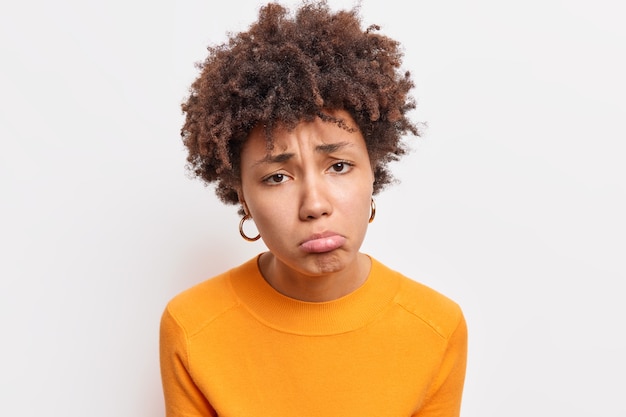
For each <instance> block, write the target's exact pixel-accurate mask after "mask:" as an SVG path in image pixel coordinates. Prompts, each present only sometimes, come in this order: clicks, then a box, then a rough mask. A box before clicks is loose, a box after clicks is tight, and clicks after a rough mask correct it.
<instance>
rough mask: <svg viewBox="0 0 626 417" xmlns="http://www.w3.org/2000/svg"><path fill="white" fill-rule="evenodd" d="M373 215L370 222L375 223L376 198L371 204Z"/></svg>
mask: <svg viewBox="0 0 626 417" xmlns="http://www.w3.org/2000/svg"><path fill="white" fill-rule="evenodd" d="M371 207H372V208H371V214H370V219H369V222H370V223H371V222H373V221H374V217H376V203H375V202H374V198H373V197H372V202H371Z"/></svg>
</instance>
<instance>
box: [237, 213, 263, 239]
mask: <svg viewBox="0 0 626 417" xmlns="http://www.w3.org/2000/svg"><path fill="white" fill-rule="evenodd" d="M251 218H252V216H250V215H249V214H246V215H245V216H243V217H242V218H241V221H240V222H239V234H241V237H242V238H244V239H245V240H247V241H248V242H254V241H257V240H259V238H260V237H261V234H260V233H259V234H258V235H256V236H255V237H250V236H248V235H246V233H245V232H244V231H243V224H244V223H245V222H246V220H248V219H251Z"/></svg>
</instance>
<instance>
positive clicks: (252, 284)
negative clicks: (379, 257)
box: [229, 255, 400, 336]
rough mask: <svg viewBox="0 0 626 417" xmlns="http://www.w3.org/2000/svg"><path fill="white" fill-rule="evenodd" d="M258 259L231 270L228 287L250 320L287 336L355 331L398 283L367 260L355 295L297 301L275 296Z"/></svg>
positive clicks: (388, 298) (385, 301) (385, 303)
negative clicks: (363, 278)
mask: <svg viewBox="0 0 626 417" xmlns="http://www.w3.org/2000/svg"><path fill="white" fill-rule="evenodd" d="M259 256H260V255H259ZM259 256H257V257H255V258H253V259H251V260H249V261H247V262H246V263H244V264H242V265H240V266H239V267H237V268H236V269H235V270H233V271H232V273H231V274H230V277H229V281H230V284H231V286H232V289H233V291H234V293H235V295H236V297H237V298H238V299H239V300H240V302H241V304H242V305H243V306H244V307H245V308H246V309H247V310H248V311H249V312H250V313H251V314H252V315H253V316H255V317H256V318H257V319H258V320H259V321H260V322H262V323H264V324H265V325H267V326H270V327H272V328H274V329H276V330H280V331H283V332H287V333H294V334H300V335H310V336H322V335H330V334H339V333H346V332H350V331H353V330H356V329H359V328H361V327H363V326H365V325H367V324H368V323H370V322H372V321H373V320H375V319H376V317H377V316H378V315H379V314H381V313H382V312H383V311H384V310H385V309H386V308H387V306H389V305H390V303H391V302H392V301H393V299H394V297H395V295H396V293H397V291H398V285H399V282H400V281H399V276H398V274H397V273H395V272H393V271H391V270H390V269H388V268H387V267H385V266H384V265H382V264H381V263H380V262H378V261H376V260H375V259H373V258H370V259H371V260H372V267H371V269H370V273H369V275H368V277H367V280H366V281H365V283H363V285H361V286H360V287H359V288H357V289H356V290H355V291H353V292H351V293H350V294H348V295H346V296H344V297H341V298H339V299H337V300H332V301H326V302H319V303H315V302H306V301H300V300H296V299H294V298H290V297H287V296H285V295H283V294H281V293H279V292H278V291H276V290H275V289H274V288H272V286H270V285H269V284H268V283H267V282H266V281H265V279H263V276H262V275H261V272H260V270H259V267H258V259H259Z"/></svg>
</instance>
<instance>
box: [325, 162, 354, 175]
mask: <svg viewBox="0 0 626 417" xmlns="http://www.w3.org/2000/svg"><path fill="white" fill-rule="evenodd" d="M351 168H352V164H351V163H349V162H346V161H341V162H337V163H334V164H332V165H331V166H330V168H329V169H330V171H331V172H332V173H334V174H345V173H346V172H348V171H350V169H351Z"/></svg>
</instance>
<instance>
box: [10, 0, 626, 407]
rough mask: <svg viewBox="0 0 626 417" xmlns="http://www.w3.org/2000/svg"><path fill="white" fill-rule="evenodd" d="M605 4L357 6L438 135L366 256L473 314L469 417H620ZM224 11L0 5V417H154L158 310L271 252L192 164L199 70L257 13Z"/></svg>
mask: <svg viewBox="0 0 626 417" xmlns="http://www.w3.org/2000/svg"><path fill="white" fill-rule="evenodd" d="M618 3H619V2H617V1H615V2H609V1H594V2H591V1H573V2H564V1H556V0H541V1H540V0H530V1H526V2H502V1H495V0H492V1H489V0H475V1H451V2H441V1H438V2H434V1H432V2H428V1H415V2H405V1H401V0H386V1H384V2H378V1H374V0H363V7H362V11H363V13H362V14H363V17H364V21H365V23H367V24H369V23H379V24H380V25H382V27H383V32H384V33H386V34H389V35H391V36H393V37H396V38H398V39H399V40H401V41H402V42H403V43H404V45H405V48H406V62H405V64H406V67H407V69H410V70H411V71H412V73H413V76H414V78H415V80H416V82H417V91H416V96H417V98H418V100H419V111H418V112H417V113H416V115H415V117H416V120H423V121H427V122H428V125H429V127H428V129H427V131H426V134H425V136H424V137H423V138H422V139H419V140H416V141H414V148H415V152H414V153H412V154H411V155H410V156H409V157H407V158H406V159H405V160H404V161H403V162H402V163H399V164H397V165H396V168H397V171H396V172H397V173H398V177H399V178H400V179H401V181H402V182H401V184H399V185H397V186H395V187H394V188H390V189H389V190H388V191H385V192H384V193H383V194H381V195H380V196H379V198H378V200H377V203H378V214H377V218H376V221H375V222H374V223H373V224H372V226H371V229H370V233H369V236H368V239H367V241H366V243H365V247H364V250H365V251H367V252H369V253H371V254H373V255H374V256H375V257H377V258H379V259H380V260H382V261H383V262H385V263H387V264H388V265H390V266H392V267H394V268H396V269H398V270H400V271H402V272H404V273H405V274H406V275H409V276H411V277H413V278H415V279H417V280H420V281H422V282H425V283H427V284H429V285H431V286H433V287H435V288H437V289H439V290H440V291H442V292H444V293H446V294H448V295H449V296H451V297H452V298H454V299H456V300H457V301H458V302H459V303H460V304H461V305H462V307H463V308H464V310H465V312H466V315H467V319H468V322H469V329H470V352H469V367H468V375H467V385H466V391H465V402H464V414H463V415H464V416H465V417H479V416H480V417H500V416H507V417H514V416H529V415H532V416H546V417H551V416H556V415H558V416H565V415H567V416H590V415H594V416H623V415H626V405H625V404H624V402H623V401H622V399H621V398H622V396H623V393H624V390H625V388H626V384H625V383H624V382H623V381H624V380H623V378H622V377H623V375H624V374H625V373H626V359H625V357H626V355H625V353H626V336H625V335H624V330H623V329H624V324H623V320H624V318H626V307H624V302H623V298H624V289H623V281H624V279H625V278H626V265H625V261H624V257H625V256H624V255H625V253H626V239H625V236H626V222H625V220H624V213H626V186H625V185H624V179H625V178H626V168H625V167H624V162H623V160H624V157H625V156H626V155H625V154H626V144H625V143H626V128H625V121H626V104H625V103H626V101H625V100H624V97H626V82H625V81H624V76H623V74H625V73H626V46H625V45H626V28H625V26H624V25H623V14H622V13H621V11H620V9H619V8H618ZM213 4H216V2H209V1H206V0H205V1H191V0H186V1H177V2H169V3H167V4H165V3H164V2H148V1H135V2H122V1H120V0H112V1H108V2H95V1H91V2H85V1H78V0H76V1H71V0H62V1H57V2H44V1H32V2H22V3H18V2H13V4H11V5H8V4H3V5H2V7H1V12H0V51H1V52H0V53H1V54H2V65H1V66H0V140H1V141H2V142H1V144H2V147H1V151H0V210H1V215H0V239H1V240H0V254H1V255H0V256H1V261H0V313H1V315H0V335H1V339H0V340H1V341H0V384H1V386H0V415H6V416H42V415H46V416H50V415H53V416H64V417H68V416H77V417H78V416H80V417H83V416H89V417H98V416H107V417H109V416H116V417H131V416H133V417H134V416H159V415H163V406H162V397H161V388H160V380H159V371H158V333H157V332H158V322H159V318H160V314H161V311H162V309H163V307H164V305H165V303H166V301H167V300H168V299H169V298H171V297H172V296H173V295H174V294H176V293H177V292H178V291H180V290H182V289H184V288H186V287H188V286H190V285H192V284H194V283H196V282H198V281H200V280H203V279H204V278H207V277H209V276H211V275H213V274H215V273H218V272H221V271H222V270H224V269H226V268H228V267H230V266H233V265H235V264H238V263H240V262H242V261H244V260H246V259H248V258H249V257H251V256H253V255H254V254H255V253H256V252H258V251H261V250H263V246H262V244H261V243H255V244H250V243H246V242H244V241H243V240H242V239H241V238H240V237H239V235H238V232H237V222H238V218H237V215H236V213H235V208H234V207H224V206H222V205H221V204H220V203H218V202H217V200H216V199H215V198H214V197H213V193H212V191H211V190H210V189H207V188H204V187H203V186H202V185H201V183H200V182H198V181H194V180H191V179H189V178H187V177H186V174H185V170H184V157H185V156H184V152H183V149H182V146H181V144H180V141H179V136H178V133H179V129H180V126H181V123H182V115H181V113H180V107H179V104H180V102H181V100H182V99H183V98H184V96H185V94H186V89H187V87H188V85H189V83H190V82H191V80H192V79H193V78H194V77H195V75H196V70H195V68H194V67H193V63H194V62H195V61H198V60H201V59H202V58H203V57H204V54H205V47H206V46H207V45H208V44H209V43H214V42H220V41H222V40H224V33H225V32H226V31H227V30H239V29H243V28H244V27H245V26H247V24H248V23H249V22H251V21H252V20H253V19H254V17H255V16H256V8H257V6H258V5H259V4H261V2H260V1H256V0H248V1H234V2H221V3H219V4H220V6H218V7H217V8H215V10H212V8H214V6H211V5H213ZM291 4H293V2H292V3H291ZM351 4H352V2H349V1H343V2H339V1H332V0H331V5H332V6H333V7H335V6H338V5H351ZM408 4H411V6H410V8H409V6H407V5H408ZM394 8H397V10H394Z"/></svg>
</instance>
